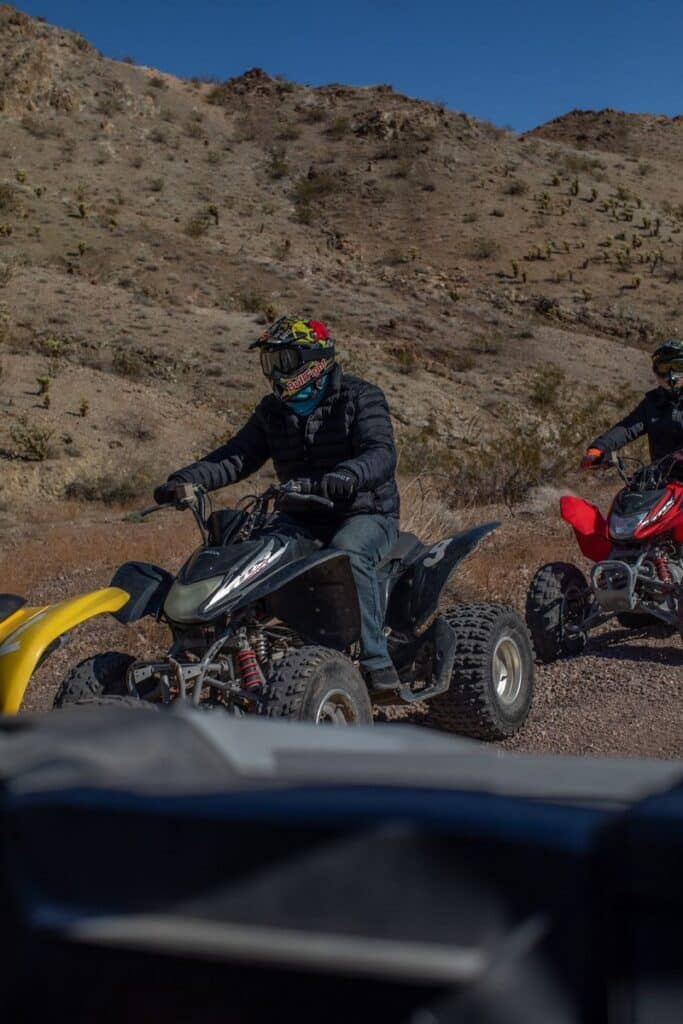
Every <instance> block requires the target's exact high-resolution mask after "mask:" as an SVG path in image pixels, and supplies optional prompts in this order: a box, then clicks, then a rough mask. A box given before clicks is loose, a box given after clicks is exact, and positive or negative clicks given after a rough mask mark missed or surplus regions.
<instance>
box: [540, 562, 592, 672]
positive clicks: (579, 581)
mask: <svg viewBox="0 0 683 1024" xmlns="http://www.w3.org/2000/svg"><path fill="white" fill-rule="evenodd" d="M588 593H589V588H588V583H587V581H586V577H585V576H584V575H583V573H582V572H581V570H580V569H577V567H576V566H575V565H572V564H571V563H570V562H550V563H549V564H548V565H543V566H541V568H540V569H539V570H538V571H537V573H536V575H535V576H534V578H533V579H532V581H531V584H530V586H529V590H528V591H527V598H526V623H527V626H528V627H529V632H530V633H531V639H532V641H533V644H534V650H535V651H536V657H537V658H538V660H539V661H546V662H551V661H557V659H558V658H561V657H562V656H563V655H571V654H579V653H580V652H581V650H582V649H583V647H584V646H585V643H586V638H585V635H578V636H576V635H575V636H567V626H581V625H582V624H583V621H584V619H585V617H586V609H587V598H588Z"/></svg>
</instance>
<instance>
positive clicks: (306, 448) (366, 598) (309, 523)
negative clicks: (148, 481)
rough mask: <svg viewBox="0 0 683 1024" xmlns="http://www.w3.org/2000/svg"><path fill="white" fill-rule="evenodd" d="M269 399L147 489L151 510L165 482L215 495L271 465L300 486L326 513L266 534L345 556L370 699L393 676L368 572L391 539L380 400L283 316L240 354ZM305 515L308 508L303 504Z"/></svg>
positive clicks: (315, 335) (388, 686)
mask: <svg viewBox="0 0 683 1024" xmlns="http://www.w3.org/2000/svg"><path fill="white" fill-rule="evenodd" d="M256 347H258V348H259V349H260V354H261V367H262V369H263V372H264V374H265V376H266V377H267V378H268V379H269V380H270V382H271V386H272V390H273V393H272V394H269V395H266V396H265V397H264V398H263V399H262V400H261V402H260V403H259V405H258V406H257V407H256V409H255V411H254V412H253V414H252V415H251V417H250V419H249V420H248V421H247V423H246V424H245V425H244V426H243V427H242V428H241V430H239V431H238V432H237V433H236V434H235V435H234V437H232V438H231V439H230V440H229V441H228V442H227V443H226V444H224V445H222V446H221V447H220V448H217V449H216V451H213V452H210V453H209V454H208V455H206V456H205V457H204V458H203V459H201V460H200V461H199V462H194V463H192V464H191V465H189V466H186V467H185V468H184V469H179V470H177V471H176V472H174V473H172V474H171V476H170V477H169V478H168V481H167V483H165V484H162V485H161V486H160V487H157V488H156V490H155V491H154V499H155V501H156V502H157V503H158V504H165V503H167V502H171V501H173V500H174V494H175V485H177V484H182V483H193V484H200V485H201V486H202V487H204V488H205V489H206V490H207V491H213V490H217V489H218V488H220V487H225V486H226V485H227V484H233V483H235V482H236V481H237V480H241V479H242V478H243V477H247V476H250V475H251V474H252V473H255V472H256V471H257V470H259V469H260V468H261V466H263V464H264V463H265V462H266V460H267V459H268V458H272V460H273V464H274V466H275V472H276V473H277V476H278V478H279V480H280V482H281V483H286V482H287V481H289V480H294V479H301V478H303V479H308V480H311V481H312V482H314V483H315V484H317V485H318V487H319V490H320V493H321V494H322V495H323V496H324V497H326V498H328V499H330V500H331V501H333V502H334V510H332V511H329V512H328V511H326V510H324V509H323V510H322V511H320V509H319V506H318V507H316V508H315V511H310V510H309V509H305V510H303V511H298V510H297V512H296V513H289V512H288V514H287V515H283V514H282V513H280V514H279V515H278V517H277V519H276V521H275V524H274V525H273V526H271V527H269V528H268V529H269V531H271V532H272V531H276V532H277V533H278V534H280V535H282V534H284V535H285V536H287V537H288V538H291V537H292V536H295V537H308V538H315V539H317V540H320V541H322V542H323V543H324V544H325V545H326V546H327V547H330V548H337V549H339V550H341V551H344V552H346V553H347V554H348V556H349V560H350V563H351V568H352V571H353V575H354V578H355V581H356V587H357V591H358V599H359V604H360V616H361V635H360V645H361V668H362V669H363V672H364V674H365V677H366V681H367V683H368V687H369V689H370V690H371V691H373V692H383V691H390V690H394V689H396V688H397V687H398V685H399V679H398V675H397V673H396V669H395V668H394V666H393V664H392V662H391V658H390V657H389V652H388V649H387V643H386V638H385V636H384V633H383V622H384V617H383V614H382V605H381V598H380V590H379V583H378V580H377V573H376V566H377V564H378V563H379V562H380V561H381V560H382V559H383V558H384V557H385V556H386V555H387V554H388V552H389V551H390V549H391V548H392V547H393V545H394V543H395V542H396V539H397V537H398V519H399V495H398V488H397V486H396V480H395V477H394V472H395V469H396V449H395V446H394V437H393V430H392V426H391V419H390V416H389V409H388V407H387V402H386V399H385V397H384V393H383V392H382V391H381V390H380V388H378V387H377V386H376V385H374V384H370V383H369V382H368V381H365V380H362V379H361V378H359V377H354V376H351V375H349V374H346V373H343V372H342V369H341V367H340V366H339V364H338V362H337V359H336V355H335V348H334V341H333V339H332V338H331V337H330V335H329V333H328V331H327V328H326V327H325V325H324V324H322V323H320V322H319V321H316V320H305V319H304V318H303V317H297V316H285V317H281V318H280V319H279V320H277V321H276V322H275V323H273V324H272V325H271V326H270V327H269V328H268V329H267V330H266V331H265V333H264V334H263V335H262V336H261V337H260V338H259V339H258V340H257V341H255V342H253V344H252V345H250V348H256ZM309 508H310V507H309Z"/></svg>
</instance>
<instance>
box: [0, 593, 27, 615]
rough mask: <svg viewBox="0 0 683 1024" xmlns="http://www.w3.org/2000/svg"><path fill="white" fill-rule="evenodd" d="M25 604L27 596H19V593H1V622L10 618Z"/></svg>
mask: <svg viewBox="0 0 683 1024" xmlns="http://www.w3.org/2000/svg"><path fill="white" fill-rule="evenodd" d="M25 604H26V598H25V597H19V595H18V594H0V622H4V621H5V619H9V617H10V615H14V613H15V612H16V611H18V610H19V609H20V608H23V607H24V605H25Z"/></svg>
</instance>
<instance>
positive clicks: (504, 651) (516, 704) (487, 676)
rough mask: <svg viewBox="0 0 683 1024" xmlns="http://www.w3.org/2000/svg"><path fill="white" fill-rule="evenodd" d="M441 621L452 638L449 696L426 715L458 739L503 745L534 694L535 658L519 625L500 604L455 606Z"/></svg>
mask: <svg viewBox="0 0 683 1024" xmlns="http://www.w3.org/2000/svg"><path fill="white" fill-rule="evenodd" d="M444 616H445V618H446V620H447V621H448V623H449V625H450V626H451V627H452V628H453V630H454V632H455V635H456V649H455V664H454V666H453V674H452V677H451V685H450V687H449V689H448V691H447V692H446V693H445V694H443V695H442V696H440V697H435V698H434V699H433V700H432V701H431V703H430V705H429V710H430V714H431V716H432V718H433V719H434V720H435V721H436V723H437V724H438V725H440V726H442V727H443V728H445V729H448V730H449V731H452V732H457V733H460V734H461V735H463V736H472V737H474V738H475V739H481V740H502V739H506V738H507V737H509V736H513V735H514V734H515V733H516V732H518V731H519V730H520V729H521V728H522V726H523V725H524V722H525V721H526V719H527V715H528V714H529V709H530V707H531V701H532V698H533V692H534V657H533V650H532V647H531V639H530V637H529V633H528V631H527V629H526V626H525V625H524V622H523V621H522V619H521V618H520V616H519V615H518V614H517V612H516V611H515V610H514V608H509V607H508V606H507V605H502V604H472V605H459V606H457V607H455V608H450V609H447V610H446V611H445V612H444Z"/></svg>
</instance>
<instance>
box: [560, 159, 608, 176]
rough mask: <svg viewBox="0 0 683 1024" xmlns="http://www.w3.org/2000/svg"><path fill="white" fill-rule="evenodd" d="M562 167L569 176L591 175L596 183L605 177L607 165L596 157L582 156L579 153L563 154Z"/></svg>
mask: <svg viewBox="0 0 683 1024" xmlns="http://www.w3.org/2000/svg"><path fill="white" fill-rule="evenodd" d="M561 159H562V165H563V166H564V169H565V170H566V171H567V172H568V173H569V174H590V176H591V177H592V178H595V180H596V181H602V180H603V179H604V177H605V165H604V163H603V162H602V160H598V159H597V158H596V157H591V156H582V155H580V154H579V153H563V154H562V158H561Z"/></svg>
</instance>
